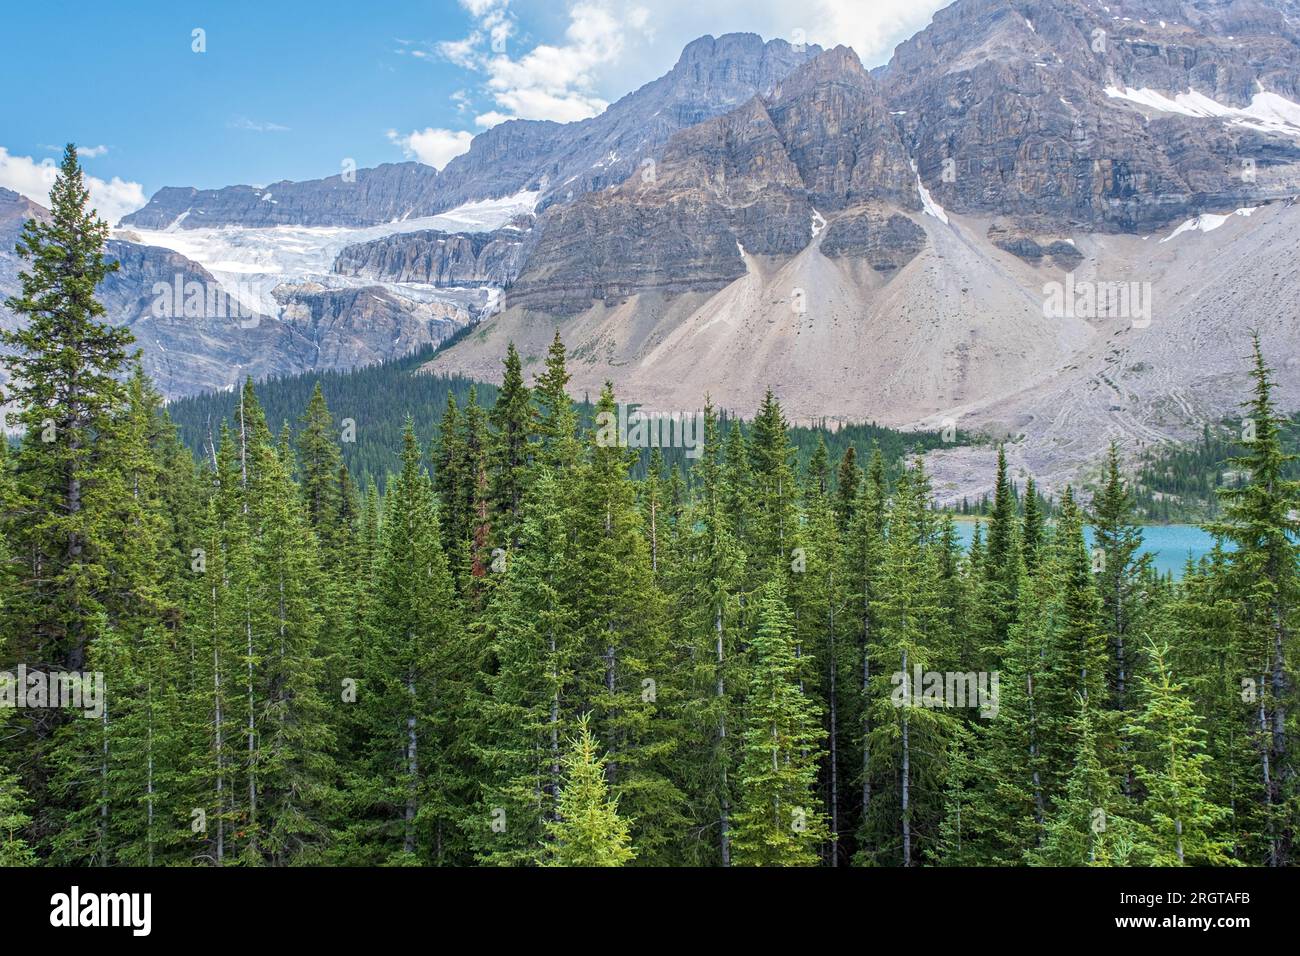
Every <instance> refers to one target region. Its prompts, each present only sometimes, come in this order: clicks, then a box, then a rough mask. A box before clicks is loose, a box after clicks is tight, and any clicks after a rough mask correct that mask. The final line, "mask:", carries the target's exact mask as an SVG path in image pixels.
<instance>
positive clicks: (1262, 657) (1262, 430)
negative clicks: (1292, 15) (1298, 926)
mask: <svg viewBox="0 0 1300 956" xmlns="http://www.w3.org/2000/svg"><path fill="white" fill-rule="evenodd" d="M1252 348H1253V353H1254V354H1253V359H1254V366H1253V368H1252V369H1251V373H1250V374H1251V378H1252V380H1253V381H1254V395H1253V397H1252V398H1251V400H1250V401H1249V402H1247V403H1245V406H1244V407H1245V408H1246V411H1247V415H1246V418H1245V424H1244V426H1243V432H1244V434H1245V436H1246V439H1247V440H1246V441H1245V444H1246V453H1245V454H1244V455H1241V456H1239V457H1235V458H1232V459H1230V460H1229V464H1230V465H1231V466H1232V467H1234V468H1236V469H1238V470H1240V471H1242V472H1244V473H1245V474H1247V475H1249V476H1250V477H1249V480H1248V481H1247V482H1246V484H1245V485H1244V486H1243V487H1240V488H1223V489H1220V490H1219V497H1220V502H1221V507H1222V513H1223V517H1222V519H1221V520H1220V521H1218V522H1215V523H1213V524H1211V525H1209V526H1208V530H1209V531H1211V532H1212V533H1213V534H1215V535H1216V536H1218V537H1221V538H1223V539H1225V540H1226V541H1230V542H1232V543H1233V544H1234V545H1235V546H1236V547H1235V549H1234V550H1233V551H1232V553H1231V555H1230V556H1229V558H1228V561H1227V565H1226V573H1227V576H1228V580H1229V582H1230V587H1231V589H1232V593H1233V597H1234V599H1235V600H1236V601H1237V602H1238V608H1239V614H1240V616H1241V625H1240V626H1241V627H1242V629H1243V641H1244V645H1245V647H1246V649H1247V650H1246V654H1247V657H1248V666H1249V667H1250V674H1251V675H1258V683H1259V692H1258V697H1259V707H1258V721H1257V727H1258V732H1259V734H1260V735H1261V737H1263V738H1265V739H1264V740H1263V741H1262V745H1261V747H1260V757H1259V759H1260V777H1261V779H1262V780H1263V781H1265V783H1264V788H1265V801H1266V808H1267V817H1268V819H1267V843H1268V845H1267V848H1266V852H1267V860H1268V863H1269V865H1270V866H1284V865H1286V864H1287V863H1288V862H1289V861H1290V859H1291V839H1290V837H1289V836H1288V834H1289V833H1290V832H1291V831H1292V829H1293V828H1294V825H1295V817H1296V813H1297V809H1296V804H1297V795H1296V792H1295V790H1296V772H1295V758H1294V755H1293V754H1292V753H1291V752H1290V750H1289V749H1288V744H1287V737H1288V734H1293V733H1294V729H1293V728H1289V724H1294V722H1295V720H1296V714H1295V709H1294V708H1293V707H1290V706H1289V705H1290V703H1291V700H1292V698H1293V697H1294V696H1295V678H1294V676H1293V675H1292V673H1291V671H1292V667H1293V665H1292V663H1291V659H1293V658H1294V655H1295V649H1294V647H1293V645H1294V642H1295V634H1296V628H1297V615H1298V613H1300V612H1298V611H1297V608H1300V569H1298V565H1300V543H1297V537H1298V536H1300V482H1297V481H1295V480H1292V479H1288V478H1287V477H1286V476H1285V468H1286V465H1287V463H1288V462H1290V461H1293V460H1294V458H1295V456H1293V455H1288V454H1286V453H1285V452H1284V451H1283V449H1282V444H1281V433H1280V431H1279V429H1280V426H1281V425H1282V422H1283V419H1282V418H1281V417H1280V416H1279V415H1278V412H1277V409H1276V406H1275V403H1274V400H1273V389H1274V388H1275V387H1276V386H1275V383H1274V381H1273V378H1272V369H1271V368H1269V366H1268V365H1267V363H1266V362H1265V361H1264V355H1263V352H1262V350H1261V349H1260V344H1259V336H1258V335H1252ZM1243 676H1244V675H1243Z"/></svg>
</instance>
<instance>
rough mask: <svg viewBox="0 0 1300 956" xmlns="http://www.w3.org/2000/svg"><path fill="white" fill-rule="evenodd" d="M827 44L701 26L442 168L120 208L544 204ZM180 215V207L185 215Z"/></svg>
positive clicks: (240, 219)
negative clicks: (566, 115) (668, 50)
mask: <svg viewBox="0 0 1300 956" xmlns="http://www.w3.org/2000/svg"><path fill="white" fill-rule="evenodd" d="M819 51H820V47H817V46H815V45H809V46H806V47H804V48H801V49H796V48H794V47H792V46H791V45H790V44H789V43H787V42H786V41H784V40H770V41H768V42H766V43H765V42H764V41H763V40H762V39H761V38H760V37H758V36H757V35H755V34H752V33H733V34H728V35H726V36H722V37H718V38H717V39H715V38H713V37H708V36H706V37H701V38H700V39H698V40H696V41H694V42H693V43H691V44H690V45H688V46H687V47H686V49H685V50H684V51H683V52H682V56H681V58H680V59H679V60H678V62H677V65H676V66H674V67H673V69H672V70H671V71H669V72H668V73H667V74H665V75H664V76H662V77H660V78H659V79H657V80H654V81H653V82H650V83H647V84H646V85H645V86H643V87H642V88H641V89H639V90H636V91H635V92H633V93H629V94H628V95H627V96H625V97H623V98H622V99H620V100H619V101H618V102H616V103H614V104H612V105H611V106H610V107H609V108H608V109H607V110H605V112H603V113H601V114H600V115H599V116H595V117H592V118H591V119H588V120H583V121H581V122H577V123H552V122H543V121H536V120H511V121H508V122H505V123H502V124H500V125H498V126H495V127H493V128H492V129H489V130H487V131H486V132H483V133H480V134H479V135H478V136H476V137H475V138H474V141H473V143H472V144H471V146H470V150H469V152H468V153H466V154H465V155H463V156H457V157H456V158H455V159H453V160H452V161H451V162H450V163H448V164H447V166H446V168H445V169H444V170H443V171H442V173H441V174H440V173H438V171H437V170H435V169H433V168H432V167H430V166H424V165H421V164H419V163H393V164H386V165H383V166H379V167H376V168H375V169H362V170H357V171H356V181H355V182H352V183H348V182H344V181H343V179H342V176H341V175H340V176H331V177H329V178H327V179H318V180H310V181H306V182H299V183H291V182H280V183H272V184H271V185H270V186H267V187H266V188H265V189H261V188H257V187H253V186H227V187H225V188H223V189H210V190H196V189H193V188H185V187H167V188H166V189H162V190H159V191H158V193H156V194H155V195H154V196H153V198H152V199H150V201H149V203H148V205H146V206H145V207H144V208H143V209H140V210H138V211H136V212H134V213H132V214H130V215H129V216H125V217H124V218H123V219H122V225H125V226H137V227H139V228H142V229H164V228H167V227H168V226H171V225H173V224H174V225H177V226H179V227H180V228H182V229H186V228H190V229H192V228H199V227H202V226H223V225H243V226H276V225H307V226H325V225H336V226H365V225H375V224H378V223H383V222H389V221H391V220H394V219H409V218H414V217H418V216H431V215H435V214H437V213H440V212H445V211H447V210H449V209H453V208H455V207H457V206H460V205H461V204H463V203H467V202H472V201H475V200H482V199H494V198H499V197H502V196H510V195H514V194H515V193H518V192H521V191H525V190H533V191H537V192H539V193H541V197H540V198H541V206H542V207H543V208H544V207H545V206H547V205H550V204H551V203H553V202H557V201H565V200H567V199H568V198H569V197H570V196H571V195H581V194H582V193H585V192H589V191H592V190H599V189H604V188H605V187H607V186H610V185H613V184H616V183H620V182H622V181H623V180H624V179H626V178H627V177H628V176H629V175H630V174H631V173H632V172H633V171H635V170H637V169H639V168H640V165H641V162H642V161H643V160H644V159H647V158H650V157H653V156H656V155H657V154H658V152H659V150H660V149H662V147H663V146H664V144H665V143H667V142H668V140H669V138H670V137H671V136H672V135H673V134H674V133H676V132H677V131H678V130H681V129H685V128H686V127H688V126H692V125H694V124H696V123H699V122H701V121H703V120H706V119H708V118H710V117H712V116H716V115H718V114H719V113H722V112H725V111H726V110H728V109H730V108H732V107H734V106H736V105H738V104H740V103H742V102H744V101H745V100H747V99H749V98H750V97H752V96H754V94H756V93H766V92H768V91H770V90H771V89H772V87H773V86H774V85H775V84H776V83H777V82H778V81H780V80H781V79H782V78H783V77H784V76H785V75H786V74H788V73H789V72H790V71H791V70H792V69H794V67H796V66H797V65H799V64H800V63H802V62H804V61H805V60H807V59H809V58H810V57H812V56H814V55H815V54H816V53H817V52H819ZM182 217H183V218H182Z"/></svg>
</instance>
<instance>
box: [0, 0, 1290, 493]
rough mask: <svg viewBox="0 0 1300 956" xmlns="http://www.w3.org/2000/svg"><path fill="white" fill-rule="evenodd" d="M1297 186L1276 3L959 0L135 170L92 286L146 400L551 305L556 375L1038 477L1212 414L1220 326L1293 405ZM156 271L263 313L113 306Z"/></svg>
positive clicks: (941, 484)
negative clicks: (558, 96)
mask: <svg viewBox="0 0 1300 956" xmlns="http://www.w3.org/2000/svg"><path fill="white" fill-rule="evenodd" d="M1297 195H1300V5H1298V3H1297V0H1114V2H1102V0H957V2H956V3H953V4H952V5H951V6H949V7H946V8H944V9H943V10H940V11H939V12H938V13H936V14H935V16H934V18H933V21H932V22H931V23H930V24H929V26H927V27H926V28H925V29H924V30H922V31H920V32H919V33H918V34H916V35H915V36H914V37H912V38H910V39H908V40H907V41H905V42H904V43H902V44H900V45H899V47H898V48H897V49H896V51H895V52H894V55H893V57H892V58H891V60H890V61H889V62H888V63H887V64H884V65H883V66H881V67H879V68H877V69H875V70H871V71H868V70H866V69H864V68H863V66H862V64H861V63H860V62H859V60H858V58H857V57H856V55H855V54H854V53H853V52H852V51H851V50H849V49H847V48H844V47H837V48H835V49H831V50H822V49H820V48H818V47H815V46H808V47H794V46H791V45H790V44H788V43H785V42H784V41H781V40H770V41H766V42H764V41H763V40H762V39H760V38H759V37H757V36H754V35H752V34H730V35H726V36H722V37H718V38H714V37H702V38H700V39H699V40H697V41H695V42H693V43H691V44H689V45H688V46H687V47H686V48H685V50H684V51H683V53H682V55H681V57H680V59H679V61H678V62H677V64H676V65H675V66H674V67H673V69H672V70H670V71H669V72H668V73H667V74H665V75H664V76H663V77H660V78H659V79H657V80H655V81H653V82H651V83H649V84H647V85H645V86H644V87H642V88H641V89H639V90H636V91H634V92H632V93H629V94H628V95H627V96H625V97H623V98H622V99H620V100H618V101H617V102H616V103H614V104H613V105H611V106H610V107H609V108H608V109H607V110H606V111H605V112H603V113H602V114H601V115H599V116H597V117H593V118H591V119H588V120H584V121H582V122H579V123H568V124H559V123H549V122H535V121H524V120H515V121H509V122H506V123H502V124H501V125H499V126H497V127H494V128H493V129H491V130H488V131H486V132H484V133H482V134H480V135H479V136H477V137H475V139H474V140H473V143H472V144H471V147H470V149H469V151H468V152H467V153H466V154H464V155H463V156H459V157H457V158H456V159H454V160H452V161H451V162H450V163H448V165H447V167H446V168H445V169H444V170H443V171H442V172H441V173H438V172H436V171H434V170H432V169H431V168H430V167H425V166H421V165H419V164H413V163H404V164H391V165H386V166H381V167H377V168H376V169H372V170H360V171H358V172H357V175H356V181H355V182H348V181H345V179H344V178H343V177H342V176H336V177H331V178H330V179H325V180H317V181H312V182H304V183H276V184H273V185H272V186H269V187H265V188H254V187H250V186H232V187H227V188H225V189H220V190H208V191H197V190H193V189H166V190H161V191H160V192H159V193H158V194H156V195H155V196H154V197H153V199H152V200H151V201H150V203H149V205H148V206H146V207H145V208H144V209H142V210H140V211H139V212H137V213H134V214H132V215H131V216H129V217H127V218H126V220H124V223H125V224H126V225H127V226H129V231H128V230H119V231H118V232H117V233H116V234H115V241H117V242H123V241H125V242H134V243H135V247H130V246H128V247H123V248H121V249H119V250H118V251H117V253H116V254H118V255H119V256H120V257H121V258H122V260H123V261H124V262H128V261H129V262H130V263H131V265H130V268H128V269H126V270H124V272H123V273H122V274H121V278H120V282H121V283H122V285H121V286H120V287H115V288H113V289H111V290H110V294H111V297H112V298H113V299H114V305H113V309H114V314H115V316H116V317H117V320H119V321H126V322H130V323H132V324H133V327H136V328H138V330H139V332H138V334H140V335H141V338H142V340H143V341H146V361H147V362H148V361H152V362H153V363H154V365H153V366H152V367H153V368H157V369H159V374H160V375H162V377H163V379H164V382H165V383H166V384H165V387H167V388H168V389H169V394H180V393H183V392H186V391H192V390H196V389H200V388H205V387H207V388H211V387H217V388H224V387H228V386H229V384H230V383H231V381H232V380H233V379H232V375H235V376H238V375H240V374H243V372H245V371H247V370H249V369H250V368H251V369H253V370H254V374H255V375H256V374H280V373H283V372H285V371H287V370H311V369H315V368H347V367H350V366H351V365H357V364H364V363H367V362H372V361H378V360H382V359H384V358H387V357H392V356H397V355H402V354H405V353H406V351H407V350H408V349H411V348H415V347H418V346H419V345H422V344H427V343H431V342H437V341H441V340H442V339H443V338H445V337H447V336H448V335H449V334H450V333H451V332H452V331H455V330H458V329H462V328H464V327H465V326H466V325H467V324H472V323H477V324H478V325H477V329H476V331H475V333H474V334H473V335H462V336H457V338H456V341H455V344H454V345H453V346H451V347H449V348H447V349H444V350H441V351H440V352H439V353H438V354H437V355H436V357H435V358H434V359H433V360H432V361H431V362H430V363H429V364H428V366H427V368H428V370H430V371H436V372H445V373H454V374H464V375H470V376H473V377H476V378H480V379H487V380H495V379H497V378H498V376H499V374H500V362H499V358H500V355H501V353H502V352H503V351H504V349H505V346H506V343H507V342H508V341H513V342H515V343H516V344H517V345H518V347H519V349H520V352H521V354H522V355H523V356H524V360H525V363H526V364H527V363H530V362H536V361H538V360H540V358H541V356H542V355H543V354H544V352H545V348H546V346H547V345H548V344H549V342H550V340H551V337H552V336H553V335H554V332H555V330H556V328H557V327H558V328H559V329H560V331H561V333H562V335H563V337H564V339H565V341H566V343H567V344H568V346H569V349H570V354H571V356H572V357H573V368H572V371H573V374H574V383H573V384H574V389H575V393H577V394H581V393H583V392H594V391H595V390H597V389H598V388H599V387H600V386H601V384H602V383H603V382H604V381H605V380H606V379H612V380H613V381H614V382H615V384H616V386H617V387H618V389H619V394H620V395H621V396H623V397H625V398H627V399H629V400H632V401H635V402H641V403H644V404H647V405H650V406H654V407H657V408H660V409H664V410H669V411H671V410H675V409H691V408H696V407H698V406H699V404H700V403H701V401H702V400H703V396H704V395H705V394H706V393H709V394H711V396H712V398H713V400H714V401H715V402H716V403H717V404H719V405H720V406H722V407H726V408H729V409H731V410H732V411H734V412H736V413H738V414H741V415H748V414H750V413H752V412H753V410H754V409H755V407H756V406H757V404H758V402H759V400H760V399H761V396H762V394H763V391H764V390H765V389H766V388H767V387H768V386H771V387H773V388H775V389H776V390H777V391H778V393H779V394H780V397H781V398H782V400H783V404H784V407H785V408H786V409H787V411H788V412H789V413H790V414H791V415H792V416H793V417H794V418H795V419H796V420H800V419H807V418H814V417H816V418H819V419H820V418H823V417H829V418H831V419H839V420H842V421H864V420H873V421H879V422H881V423H882V424H885V425H889V426H892V427H900V428H931V429H937V428H940V427H941V426H942V425H944V424H946V423H956V424H957V425H958V426H959V427H960V428H962V429H964V430H971V431H977V432H983V433H985V434H987V435H991V436H995V437H1005V438H1010V439H1012V440H1013V444H1012V445H1011V447H1010V449H1009V455H1010V458H1011V460H1012V463H1013V465H1014V466H1015V467H1016V468H1018V469H1020V470H1022V471H1027V472H1033V473H1034V474H1035V475H1036V476H1037V477H1038V478H1039V480H1040V485H1041V486H1043V487H1044V488H1045V489H1046V490H1048V491H1052V490H1058V489H1059V486H1060V485H1061V484H1062V483H1064V482H1065V481H1071V480H1077V479H1078V478H1079V477H1080V475H1081V474H1083V473H1085V472H1086V471H1087V469H1088V468H1089V467H1090V466H1091V463H1092V462H1094V461H1095V460H1096V458H1097V456H1098V455H1099V454H1100V452H1101V451H1102V450H1103V449H1104V447H1105V445H1106V444H1107V442H1108V441H1109V440H1110V439H1111V438H1118V439H1120V440H1121V441H1123V442H1125V443H1127V446H1128V447H1129V448H1130V449H1138V448H1141V447H1143V446H1148V445H1150V444H1153V443H1161V442H1167V441H1176V440H1180V439H1182V438H1186V437H1188V436H1190V435H1193V434H1196V433H1199V431H1200V429H1201V425H1202V424H1203V423H1205V422H1207V421H1217V420H1219V419H1221V418H1223V417H1224V416H1225V415H1227V414H1230V413H1232V412H1234V411H1235V409H1234V408H1233V407H1232V406H1231V403H1230V401H1229V398H1228V396H1229V395H1230V394H1232V393H1231V392H1230V390H1228V389H1226V388H1224V387H1223V386H1224V383H1225V382H1227V381H1229V380H1230V379H1232V380H1235V376H1239V374H1240V368H1239V365H1240V361H1239V360H1240V355H1239V353H1240V352H1241V350H1242V349H1243V348H1244V346H1243V345H1242V337H1243V335H1244V330H1245V329H1246V328H1248V327H1249V328H1256V329H1258V330H1259V331H1260V333H1261V335H1262V337H1263V344H1264V346H1265V349H1266V350H1267V351H1268V353H1269V354H1270V355H1273V356H1275V357H1276V359H1275V360H1276V361H1277V363H1278V364H1279V378H1280V391H1279V397H1280V398H1281V400H1282V401H1283V404H1284V405H1286V406H1287V407H1288V408H1289V409H1291V408H1298V407H1300V375H1297V374H1296V373H1297V365H1296V362H1297V359H1296V358H1295V356H1296V355H1297V354H1300V351H1298V350H1297V346H1300V330H1297V328H1296V323H1295V322H1294V315H1293V303H1294V302H1295V301H1296V299H1297V296H1298V295H1300V270H1298V269H1297V265H1296V259H1297V257H1296V256H1295V243H1294V238H1293V237H1294V235H1295V231H1296V229H1297V228H1298V227H1300V207H1297V205H1296V204H1295V201H1294V200H1295V197H1296V196H1297ZM2 221H3V219H0V222H2ZM136 247H139V248H136ZM148 247H152V248H153V249H154V250H155V251H153V252H145V251H142V250H143V249H145V248H148ZM168 253H170V254H171V255H176V256H179V257H181V259H180V261H174V260H171V259H168V258H167V254H168ZM4 268H6V264H5V260H4V257H3V256H0V281H3V278H4V275H5V273H4V272H3V271H2V270H3V269H4ZM168 270H170V271H171V272H172V273H173V274H175V273H178V272H179V273H181V274H183V275H187V276H188V275H189V274H190V273H194V274H195V275H196V276H198V278H197V279H196V280H195V281H198V282H200V283H202V282H209V283H215V284H216V285H217V286H218V287H220V288H222V289H227V288H228V289H230V290H232V291H233V292H234V293H235V294H236V295H237V297H238V298H239V300H240V301H241V302H244V303H247V304H248V305H250V306H251V307H253V308H254V310H255V311H256V312H257V313H258V314H259V315H260V316H262V317H263V319H264V320H265V321H261V320H259V322H257V323H254V324H253V327H252V328H251V329H241V330H240V331H241V333H242V332H245V331H251V332H253V333H255V334H253V335H242V334H238V335H237V334H233V333H231V331H230V330H229V329H228V328H225V327H221V328H216V327H213V328H209V327H208V326H207V325H206V324H205V322H203V321H200V322H196V323H190V324H188V325H185V326H184V328H183V329H182V328H178V327H173V326H172V325H169V324H168V323H166V322H159V321H146V320H145V319H144V318H143V317H142V315H141V310H142V308H143V302H144V300H143V298H142V297H141V293H140V289H141V288H144V286H142V285H141V283H145V282H151V281H153V280H154V279H156V278H158V277H160V276H165V275H166V274H167V273H168ZM204 275H206V276H207V277H208V278H207V279H204V278H203V276H204ZM119 300H120V301H119ZM1067 300H1068V301H1067ZM204 317H205V319H206V318H207V316H206V314H205V316H204ZM150 336H152V338H150ZM164 354H166V355H168V356H170V357H169V358H168V359H166V360H165V361H164V360H163V358H162V357H163V355H164ZM989 454H991V452H990V451H989V450H988V447H987V446H986V447H984V448H980V447H979V446H973V447H963V448H953V449H934V450H931V451H930V452H929V453H928V458H929V460H930V463H931V468H932V469H933V471H934V473H935V475H936V482H937V486H938V490H939V493H940V495H941V496H948V497H950V499H956V498H959V497H960V496H962V495H978V494H979V493H980V491H981V490H983V489H982V488H981V487H980V485H979V484H978V482H982V481H984V480H985V476H986V475H988V474H992V468H991V467H989V465H988V462H987V461H985V460H984V458H986V457H987V456H988V455H989Z"/></svg>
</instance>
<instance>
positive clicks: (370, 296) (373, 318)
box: [276, 284, 468, 369]
mask: <svg viewBox="0 0 1300 956" xmlns="http://www.w3.org/2000/svg"><path fill="white" fill-rule="evenodd" d="M276 300H277V301H278V302H279V303H280V305H281V312H280V315H279V320H280V322H282V323H283V324H285V325H286V326H287V327H288V328H290V329H291V330H292V331H293V333H294V334H295V335H297V336H300V337H301V338H302V339H303V340H304V341H306V342H310V343H311V347H312V350H313V358H312V361H311V364H310V365H308V366H307V368H312V369H348V368H353V367H355V366H358V365H370V364H373V363H376V362H381V361H383V360H384V359H387V358H391V357H393V356H395V355H404V354H405V353H407V352H411V351H414V350H415V349H418V348H422V347H423V346H426V345H436V344H437V343H439V342H441V341H442V340H443V339H445V338H447V337H448V336H449V335H451V334H453V333H454V332H456V331H457V330H458V329H460V328H462V327H463V326H464V325H465V324H466V321H467V320H468V316H467V315H466V314H465V313H464V312H463V311H460V310H457V309H455V308H454V307H452V306H449V305H447V304H446V303H442V302H411V301H407V300H404V299H403V297H401V296H400V295H398V294H397V293H395V292H393V291H391V290H389V289H386V288H383V287H381V286H363V287H361V288H354V289H327V288H324V287H322V286H319V285H315V284H303V285H297V286H290V287H283V288H281V289H277V290H276Z"/></svg>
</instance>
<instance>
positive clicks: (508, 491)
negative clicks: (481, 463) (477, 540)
mask: <svg viewBox="0 0 1300 956" xmlns="http://www.w3.org/2000/svg"><path fill="white" fill-rule="evenodd" d="M533 414H534V412H533V405H532V396H531V395H530V393H529V391H528V386H527V385H525V384H524V376H523V371H522V367H521V364H520V361H519V353H518V352H517V351H516V350H515V346H514V343H513V342H511V343H510V344H509V345H508V346H507V348H506V358H505V373H504V376H503V377H502V381H501V389H500V390H499V391H498V392H497V400H496V404H495V405H493V406H492V413H491V416H490V422H491V426H492V435H491V439H490V442H489V446H488V447H489V453H488V466H489V473H490V475H491V478H490V484H491V487H490V488H489V490H488V501H489V504H490V508H491V513H492V520H493V536H492V540H493V542H494V543H495V544H497V545H498V546H500V547H503V548H507V549H509V548H511V547H514V546H515V545H517V544H518V526H519V511H520V508H521V507H522V506H523V500H524V492H525V490H526V488H527V478H528V464H529V462H530V461H531V459H532V454H533V447H532V446H533V444H534V443H533V434H534V431H535V429H534V425H533Z"/></svg>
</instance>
